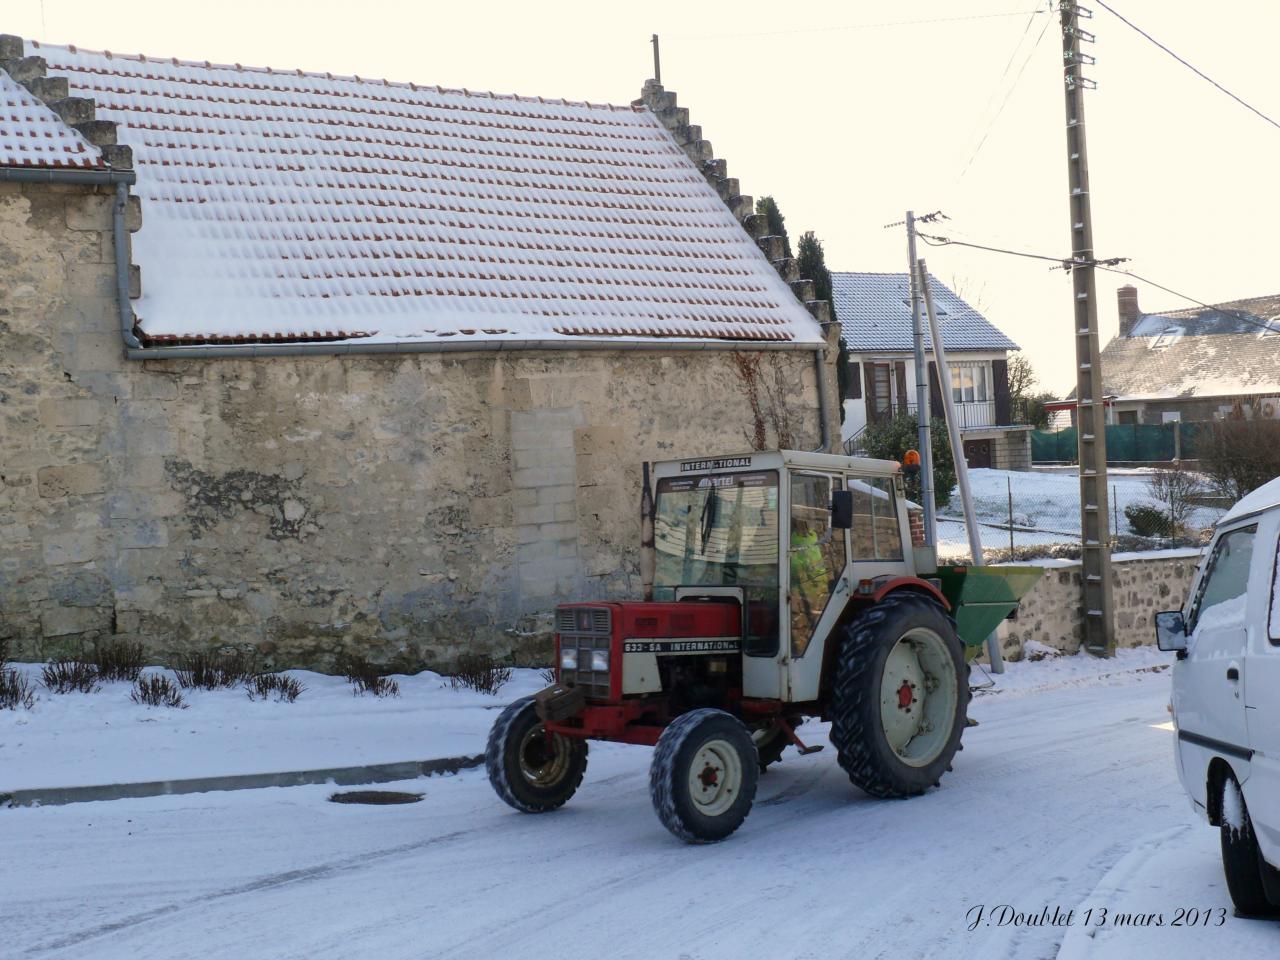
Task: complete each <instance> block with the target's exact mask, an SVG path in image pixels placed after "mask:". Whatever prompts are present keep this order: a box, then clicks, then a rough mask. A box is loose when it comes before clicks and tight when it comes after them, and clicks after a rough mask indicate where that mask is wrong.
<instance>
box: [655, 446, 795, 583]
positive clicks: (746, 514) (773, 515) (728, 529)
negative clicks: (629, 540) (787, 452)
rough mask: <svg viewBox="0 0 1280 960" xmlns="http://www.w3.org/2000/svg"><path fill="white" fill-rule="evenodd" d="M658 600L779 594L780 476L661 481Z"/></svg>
mask: <svg viewBox="0 0 1280 960" xmlns="http://www.w3.org/2000/svg"><path fill="white" fill-rule="evenodd" d="M653 539H654V548H655V553H656V555H657V565H656V569H655V572H654V598H655V599H664V600H674V599H675V593H674V591H675V588H676V587H680V586H760V587H772V588H774V589H776V588H777V586H778V474H777V471H774V470H766V471H761V472H758V473H726V474H704V475H702V476H693V477H666V478H664V479H662V480H659V481H658V491H657V500H656V503H655V505H654V524H653Z"/></svg>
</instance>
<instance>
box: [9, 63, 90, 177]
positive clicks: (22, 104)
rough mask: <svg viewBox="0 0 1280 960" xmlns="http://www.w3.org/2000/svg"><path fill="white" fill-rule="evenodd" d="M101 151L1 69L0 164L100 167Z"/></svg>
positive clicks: (15, 165) (10, 165)
mask: <svg viewBox="0 0 1280 960" xmlns="http://www.w3.org/2000/svg"><path fill="white" fill-rule="evenodd" d="M100 166H102V152H101V151H100V150H98V148H97V147H95V146H93V145H92V144H91V143H89V142H88V141H87V140H85V138H84V137H82V136H80V134H79V132H78V131H76V130H73V129H71V127H68V126H67V125H66V124H65V123H63V122H62V120H61V118H59V117H58V115H57V114H56V113H54V112H53V111H52V110H50V109H49V108H48V107H46V106H45V105H44V104H43V103H41V102H40V100H39V99H37V98H36V97H34V96H32V95H31V93H30V92H29V91H28V90H27V88H26V87H24V86H22V85H21V84H20V83H17V82H15V81H14V80H13V79H12V78H11V77H10V76H9V75H8V74H7V73H5V72H4V71H3V70H0V167H100Z"/></svg>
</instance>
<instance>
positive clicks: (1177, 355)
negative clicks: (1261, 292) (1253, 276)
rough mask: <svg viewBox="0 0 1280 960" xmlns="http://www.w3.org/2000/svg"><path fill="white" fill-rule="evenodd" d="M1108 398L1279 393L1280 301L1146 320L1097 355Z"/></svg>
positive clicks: (1197, 309) (1243, 302)
mask: <svg viewBox="0 0 1280 960" xmlns="http://www.w3.org/2000/svg"><path fill="white" fill-rule="evenodd" d="M1102 380H1103V388H1104V391H1105V392H1106V394H1107V395H1108V396H1114V397H1126V398H1131V399H1154V398H1157V397H1232V396H1241V395H1247V394H1268V395H1271V394H1277V393H1280V296H1273V297H1256V298H1253V299H1250V300H1236V301H1233V302H1231V303H1223V304H1219V305H1217V306H1216V307H1192V308H1190V309H1186V310H1168V311H1165V312H1163V313H1144V314H1142V315H1141V316H1140V318H1139V319H1138V322H1137V323H1136V324H1134V326H1133V328H1132V330H1131V331H1130V332H1129V334H1128V336H1117V337H1116V338H1115V339H1113V340H1112V341H1111V342H1110V343H1108V344H1107V346H1106V348H1105V349H1104V350H1103V351H1102Z"/></svg>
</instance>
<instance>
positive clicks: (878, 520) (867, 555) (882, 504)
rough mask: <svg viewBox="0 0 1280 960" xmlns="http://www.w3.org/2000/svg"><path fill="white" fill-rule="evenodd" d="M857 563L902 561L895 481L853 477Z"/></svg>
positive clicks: (854, 534) (854, 532)
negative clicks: (863, 561) (862, 561)
mask: <svg viewBox="0 0 1280 960" xmlns="http://www.w3.org/2000/svg"><path fill="white" fill-rule="evenodd" d="M849 491H850V492H851V493H852V494H853V529H852V530H851V531H850V533H851V534H852V535H853V559H854V560H901V559H902V528H901V527H900V526H899V525H898V502H897V499H896V496H895V493H894V489H893V479H892V478H891V477H850V478H849Z"/></svg>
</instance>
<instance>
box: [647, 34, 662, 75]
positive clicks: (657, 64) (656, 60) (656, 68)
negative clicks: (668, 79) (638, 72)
mask: <svg viewBox="0 0 1280 960" xmlns="http://www.w3.org/2000/svg"><path fill="white" fill-rule="evenodd" d="M649 42H650V43H652V44H653V81H654V83H661V82H662V60H661V58H660V57H659V56H658V35H657V34H656V33H655V34H654V35H653V39H652V40H650V41H649Z"/></svg>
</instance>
